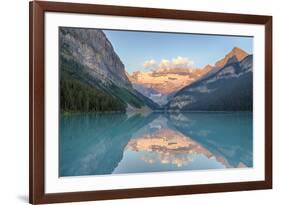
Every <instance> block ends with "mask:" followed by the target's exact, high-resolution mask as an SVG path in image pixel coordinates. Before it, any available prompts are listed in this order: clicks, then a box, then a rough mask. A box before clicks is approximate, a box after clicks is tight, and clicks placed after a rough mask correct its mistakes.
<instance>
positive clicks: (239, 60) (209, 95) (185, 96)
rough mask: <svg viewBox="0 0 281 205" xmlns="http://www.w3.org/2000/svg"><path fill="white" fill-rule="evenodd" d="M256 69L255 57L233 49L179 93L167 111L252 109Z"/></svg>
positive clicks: (174, 96)
mask: <svg viewBox="0 0 281 205" xmlns="http://www.w3.org/2000/svg"><path fill="white" fill-rule="evenodd" d="M220 66H221V67H220ZM252 69H253V56H252V55H248V54H247V53H246V52H245V51H243V50H241V49H239V48H233V50H232V51H231V52H230V53H228V54H227V55H226V56H225V58H223V59H222V60H220V61H218V62H217V63H216V66H215V67H214V68H213V69H212V70H211V71H210V72H209V73H208V74H206V75H205V76H203V77H202V78H200V79H198V80H197V81H195V82H193V83H191V84H190V85H188V86H186V87H184V88H182V89H181V90H179V91H178V92H177V93H175V94H174V95H173V97H172V98H171V100H170V101H169V103H168V104H167V105H166V109H167V110H199V111H201V110H208V111H210V110H252V101H253V99H252V98H253V97H252V92H253V72H252Z"/></svg>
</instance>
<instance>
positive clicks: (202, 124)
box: [59, 112, 253, 176]
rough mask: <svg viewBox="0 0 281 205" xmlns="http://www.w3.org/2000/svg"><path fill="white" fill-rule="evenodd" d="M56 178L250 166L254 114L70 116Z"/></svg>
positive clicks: (63, 121) (64, 119)
mask: <svg viewBox="0 0 281 205" xmlns="http://www.w3.org/2000/svg"><path fill="white" fill-rule="evenodd" d="M59 145H60V156H59V174H60V176H81V175H104V174H117V173H143V172H161V171H180V170H205V169H206V170H207V169H223V168H238V167H252V166H253V162H252V158H253V156H252V149H253V148H252V113H250V112H210V113H209V112H198V113H195V112H194V113H172V114H167V113H151V114H148V115H141V114H135V115H133V114H132V115H128V114H125V113H103V114H72V115H62V116H61V119H60V143H59Z"/></svg>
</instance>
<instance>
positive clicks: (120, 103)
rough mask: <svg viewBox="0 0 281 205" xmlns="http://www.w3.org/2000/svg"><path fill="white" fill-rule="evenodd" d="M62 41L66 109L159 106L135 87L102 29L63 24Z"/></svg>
mask: <svg viewBox="0 0 281 205" xmlns="http://www.w3.org/2000/svg"><path fill="white" fill-rule="evenodd" d="M59 42H60V84H61V93H60V94H61V101H60V103H61V109H62V110H66V111H67V110H70V111H113V110H116V111H125V110H126V109H130V110H134V109H157V108H158V105H157V104H156V103H154V102H153V101H152V100H150V99H149V98H147V97H145V96H143V95H142V94H140V93H139V92H137V91H136V90H135V89H134V88H133V86H132V84H131V82H130V81H129V79H128V77H127V75H126V73H125V69H124V65H123V63H122V62H121V60H120V58H119V57H118V55H117V54H116V53H115V51H114V49H113V47H112V45H111V43H110V42H109V40H108V39H107V38H106V36H105V34H104V33H103V32H102V31H101V30H97V29H82V28H66V27H61V28H60V29H59Z"/></svg>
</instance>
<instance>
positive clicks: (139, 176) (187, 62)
mask: <svg viewBox="0 0 281 205" xmlns="http://www.w3.org/2000/svg"><path fill="white" fill-rule="evenodd" d="M271 187H272V17H271V16H259V15H245V14H230V13H212V12H199V11H184V10H169V9H155V8H136V7H120V6H105V5H92V4H75V3H58V2H45V1H34V2H30V203H34V204H41V203H42V204H44V203H57V202H74V201H87V200H105V199H120V198H133V197H152V196H165V195H180V194H196V193H210V192H226V191H240V190H255V189H270V188H271Z"/></svg>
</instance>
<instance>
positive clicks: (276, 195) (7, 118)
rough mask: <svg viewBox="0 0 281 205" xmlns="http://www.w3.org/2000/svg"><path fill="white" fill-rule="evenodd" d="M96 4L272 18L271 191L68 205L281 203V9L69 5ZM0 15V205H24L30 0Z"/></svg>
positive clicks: (113, 0) (206, 3)
mask: <svg viewBox="0 0 281 205" xmlns="http://www.w3.org/2000/svg"><path fill="white" fill-rule="evenodd" d="M72 1H73V2H86V3H98V4H112V5H127V6H141V7H158V8H172V9H185V10H202V11H218V12H236V13H249V14H264V15H273V22H274V23H273V31H274V32H273V54H274V55H273V67H274V69H273V73H274V75H273V85H274V94H273V95H274V112H273V113H274V117H273V118H274V119H273V121H274V123H273V127H274V130H273V136H274V138H273V140H274V141H273V143H274V147H273V150H274V183H273V187H274V188H273V190H265V191H264V190H263V191H247V192H246V191H244V192H232V193H219V194H218V193H215V194H198V195H187V196H173V197H156V198H142V199H126V200H115V201H101V202H86V203H72V204H81V205H84V204H96V205H108V204H116V205H118V204H119V205H121V204H122V205H129V204H135V205H138V204H161V205H166V204H177V205H181V204H192V205H196V204H217V205H220V204H228V205H232V204H243V203H251V204H265V203H267V204H278V203H280V200H281V163H280V158H281V151H280V149H279V147H278V145H280V143H281V136H280V134H281V132H280V130H279V129H278V126H279V121H278V120H279V119H278V114H279V113H281V112H280V106H276V105H280V104H281V98H280V94H279V93H280V91H279V89H278V87H280V86H281V80H280V79H279V78H280V77H279V76H280V75H281V58H280V55H281V48H280V46H281V6H280V5H279V4H278V3H279V1H277V0H255V1H253V0H233V1H230V0H82V1H79V0H72ZM0 8H1V11H0V15H1V18H0V22H1V31H0V56H1V58H0V59H1V61H0V62H1V64H0V69H1V70H0V71H1V73H0V120H1V121H0V122H1V124H0V139H1V142H0V152H1V154H0V163H1V168H0V204H13V205H17V204H27V201H28V95H29V93H28V0H13V1H8V0H6V1H2V2H1V7H0Z"/></svg>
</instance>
